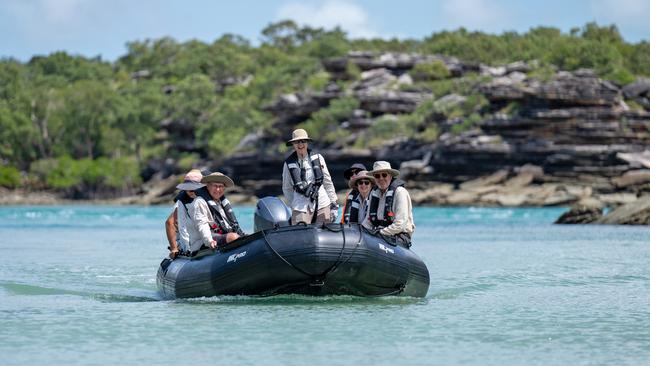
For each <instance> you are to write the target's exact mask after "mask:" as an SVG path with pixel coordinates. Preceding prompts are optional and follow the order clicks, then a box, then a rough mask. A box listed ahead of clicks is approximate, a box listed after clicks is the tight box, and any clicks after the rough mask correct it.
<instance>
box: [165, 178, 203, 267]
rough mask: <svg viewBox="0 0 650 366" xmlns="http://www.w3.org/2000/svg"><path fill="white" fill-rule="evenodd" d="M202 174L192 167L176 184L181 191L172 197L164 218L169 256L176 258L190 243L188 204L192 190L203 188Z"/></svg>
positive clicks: (192, 196) (194, 196) (192, 197)
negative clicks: (172, 203)
mask: <svg viewBox="0 0 650 366" xmlns="http://www.w3.org/2000/svg"><path fill="white" fill-rule="evenodd" d="M202 178H203V174H201V171H200V170H198V169H192V170H190V171H189V172H188V173H187V174H185V178H183V182H182V183H180V184H178V185H177V186H176V188H178V189H179V190H180V191H181V192H180V193H179V194H178V195H177V196H176V197H175V198H174V209H173V210H172V213H171V214H169V217H167V220H165V233H166V234H167V242H168V243H169V246H168V247H167V248H168V249H169V257H170V258H171V259H174V258H176V256H177V255H178V253H179V251H180V250H186V249H187V248H188V247H189V244H190V234H189V232H188V230H187V225H188V220H189V213H188V206H189V205H190V204H191V203H192V201H194V198H196V193H194V191H196V190H198V189H201V188H203V187H204V186H205V185H204V184H202V183H201V179H202Z"/></svg>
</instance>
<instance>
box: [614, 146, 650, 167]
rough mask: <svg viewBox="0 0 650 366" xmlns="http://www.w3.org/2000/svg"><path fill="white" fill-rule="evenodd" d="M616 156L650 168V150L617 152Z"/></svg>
mask: <svg viewBox="0 0 650 366" xmlns="http://www.w3.org/2000/svg"><path fill="white" fill-rule="evenodd" d="M616 157H617V158H619V159H621V160H624V161H627V162H630V163H639V164H641V165H643V166H644V167H646V168H648V169H650V150H645V151H643V152H633V153H622V152H621V153H617V154H616Z"/></svg>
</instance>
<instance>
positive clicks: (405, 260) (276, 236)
mask: <svg viewBox="0 0 650 366" xmlns="http://www.w3.org/2000/svg"><path fill="white" fill-rule="evenodd" d="M290 217H291V212H290V211H289V209H288V208H287V207H286V205H285V204H284V203H283V202H282V201H280V200H279V199H278V198H275V197H266V198H263V199H261V200H260V201H259V202H258V204H257V207H256V211H255V231H256V232H255V233H254V234H252V235H248V236H246V237H243V238H241V239H238V240H235V241H233V242H231V243H229V244H228V245H226V246H224V247H222V248H219V249H217V250H214V251H213V250H210V249H206V250H203V251H199V252H198V253H196V254H195V255H194V256H192V257H189V256H179V257H177V258H176V259H174V260H170V259H165V260H163V261H162V263H161V264H160V268H159V269H158V276H157V284H158V289H159V290H160V293H161V294H162V296H163V297H164V298H167V299H173V298H189V297H202V296H216V295H263V296H268V295H275V294H307V295H355V296H391V295H392V296H414V297H424V296H425V295H426V293H427V290H428V288H429V271H428V270H427V267H426V265H425V264H424V262H422V260H421V259H420V258H419V257H418V256H417V255H416V254H415V253H413V252H412V251H411V250H410V249H407V248H404V247H401V246H395V245H393V244H390V243H389V242H387V241H386V240H384V239H383V238H380V237H377V236H373V235H371V234H370V233H368V232H367V231H366V230H365V229H364V228H362V227H360V226H359V225H356V224H355V225H341V224H327V225H319V226H317V225H297V226H289V225H288V222H289V219H290Z"/></svg>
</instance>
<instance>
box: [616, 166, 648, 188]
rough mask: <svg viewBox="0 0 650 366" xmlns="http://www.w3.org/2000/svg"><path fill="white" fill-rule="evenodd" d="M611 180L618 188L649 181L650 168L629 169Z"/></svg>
mask: <svg viewBox="0 0 650 366" xmlns="http://www.w3.org/2000/svg"><path fill="white" fill-rule="evenodd" d="M612 181H613V182H614V184H615V185H616V186H617V187H619V188H625V187H629V186H636V185H642V184H645V183H650V169H639V170H631V171H629V172H625V173H624V174H623V175H622V176H620V177H618V178H614V179H613V180H612Z"/></svg>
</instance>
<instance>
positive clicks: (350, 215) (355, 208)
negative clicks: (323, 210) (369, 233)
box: [343, 189, 363, 224]
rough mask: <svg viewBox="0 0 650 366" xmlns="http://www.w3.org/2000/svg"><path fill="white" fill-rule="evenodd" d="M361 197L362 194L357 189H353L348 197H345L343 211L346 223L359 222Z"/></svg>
mask: <svg viewBox="0 0 650 366" xmlns="http://www.w3.org/2000/svg"><path fill="white" fill-rule="evenodd" d="M360 197H361V194H360V193H359V191H358V190H356V189H353V190H351V191H350V193H348V197H347V198H346V199H345V211H344V212H343V223H344V224H349V223H351V222H359V205H360V204H361V200H360V199H359V198H360ZM361 199H363V198H361Z"/></svg>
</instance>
